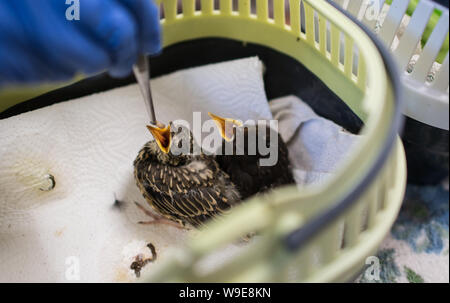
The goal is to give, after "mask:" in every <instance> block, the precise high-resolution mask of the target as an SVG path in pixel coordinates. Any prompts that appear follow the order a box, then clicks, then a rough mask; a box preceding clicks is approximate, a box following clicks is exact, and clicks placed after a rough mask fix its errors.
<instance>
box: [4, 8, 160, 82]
mask: <svg viewBox="0 0 450 303" xmlns="http://www.w3.org/2000/svg"><path fill="white" fill-rule="evenodd" d="M66 1H67V3H68V4H66ZM73 2H74V1H70V0H0V85H1V84H5V83H18V82H38V81H54V80H68V79H71V78H72V77H73V76H74V75H75V74H76V73H79V72H81V73H84V74H88V75H89V74H93V73H97V72H100V71H102V70H106V69H107V70H109V72H110V74H111V75H112V76H116V77H121V76H126V75H127V74H128V73H129V72H130V71H131V67H132V64H133V63H134V62H135V61H136V58H137V55H138V54H140V53H144V54H151V53H155V52H158V51H159V50H160V48H161V40H160V27H159V18H158V9H157V7H156V5H155V4H154V3H153V1H152V0H79V12H80V15H79V17H80V18H79V20H72V21H69V20H67V19H66V10H67V9H68V8H69V7H70V6H71V4H73ZM75 2H77V1H75Z"/></svg>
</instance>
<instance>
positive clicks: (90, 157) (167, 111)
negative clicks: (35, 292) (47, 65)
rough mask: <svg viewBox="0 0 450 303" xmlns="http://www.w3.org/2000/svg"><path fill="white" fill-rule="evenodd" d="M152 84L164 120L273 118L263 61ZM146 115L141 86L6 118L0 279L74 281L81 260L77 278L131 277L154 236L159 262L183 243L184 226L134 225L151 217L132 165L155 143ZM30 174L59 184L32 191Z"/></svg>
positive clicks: (0, 174)
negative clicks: (134, 253)
mask: <svg viewBox="0 0 450 303" xmlns="http://www.w3.org/2000/svg"><path fill="white" fill-rule="evenodd" d="M152 89H153V94H154V99H155V102H156V113H157V117H158V119H159V120H160V121H162V122H165V123H167V122H168V121H170V120H172V119H185V120H187V121H189V122H191V121H192V111H201V112H202V115H203V117H204V119H209V117H208V116H207V112H208V111H211V112H216V113H218V114H219V113H220V114H221V115H225V116H229V117H237V118H240V119H242V120H244V121H245V120H247V119H249V118H266V119H268V118H270V117H271V113H270V110H269V107H268V104H267V99H266V96H265V92H264V84H263V81H262V64H261V62H260V61H259V59H258V58H256V57H255V58H247V59H242V60H236V61H230V62H224V63H219V64H213V65H208V66H203V67H199V68H192V69H187V70H183V71H179V72H176V73H174V74H171V75H167V76H163V77H160V78H158V79H155V80H152ZM207 117H208V118H207ZM147 120H148V117H147V113H146V110H145V107H144V103H143V101H142V97H141V95H140V92H139V88H138V87H137V85H130V86H127V87H122V88H117V89H113V90H111V91H107V92H104V93H99V94H94V95H91V96H87V97H83V98H80V99H77V100H73V101H70V102H64V103H61V104H55V105H52V106H49V107H46V108H42V109H39V110H36V111H33V112H28V113H25V114H22V115H19V116H15V117H11V118H9V119H5V120H0V281H61V282H64V281H68V279H69V280H70V279H75V281H76V278H77V271H76V267H77V264H76V263H77V262H78V263H79V278H80V279H79V281H88V282H91V281H92V282H93V281H129V280H130V279H131V278H132V277H133V272H132V271H131V270H129V269H128V268H127V266H129V265H130V262H129V260H128V259H129V258H130V249H136V247H137V246H139V245H140V246H141V249H142V250H143V251H146V250H147V248H146V247H145V245H143V243H147V242H151V243H153V244H154V245H155V246H156V249H157V252H158V254H159V256H158V259H162V258H164V255H165V254H164V251H165V249H166V248H167V247H169V246H171V247H172V246H177V245H181V244H182V243H183V241H184V239H185V238H186V235H187V232H184V231H180V230H178V229H174V228H173V227H170V226H165V225H154V226H141V225H138V224H136V222H138V221H141V220H148V219H149V218H148V217H146V216H145V215H142V213H141V212H140V211H138V210H137V209H136V207H135V206H134V204H132V202H133V201H139V202H141V203H142V204H143V205H145V202H144V199H143V198H142V196H141V194H140V193H139V191H138V189H137V187H136V185H135V182H134V179H133V165H132V163H133V160H134V158H135V157H136V155H137V153H138V151H139V149H140V148H141V147H142V146H143V145H144V143H145V142H147V141H148V140H150V139H152V137H151V135H150V134H149V132H148V131H147V129H146V128H145V123H146V122H147ZM30 172H31V173H32V174H33V172H34V174H36V175H41V176H42V175H45V173H47V172H48V173H51V174H52V175H53V176H54V177H55V179H56V187H55V188H54V189H53V190H52V191H49V192H43V191H39V190H38V189H36V188H33V187H32V183H33V182H34V181H33V178H30V177H29V175H30ZM27 176H28V177H27ZM114 195H116V196H117V198H118V199H121V200H124V201H126V202H128V203H127V204H125V206H124V208H125V209H124V210H122V211H119V210H118V209H117V208H115V207H113V202H114ZM72 257H74V258H72ZM127 262H129V263H127ZM152 266H153V264H149V265H148V266H146V269H149V268H151V267H152ZM70 281H71V280H70Z"/></svg>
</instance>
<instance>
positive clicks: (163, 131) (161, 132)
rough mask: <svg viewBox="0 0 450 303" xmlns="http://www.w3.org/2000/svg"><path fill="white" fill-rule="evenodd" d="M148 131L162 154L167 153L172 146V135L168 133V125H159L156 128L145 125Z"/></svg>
mask: <svg viewBox="0 0 450 303" xmlns="http://www.w3.org/2000/svg"><path fill="white" fill-rule="evenodd" d="M147 128H148V130H149V131H150V132H151V133H152V135H153V138H155V141H156V143H157V144H158V146H159V148H160V149H161V151H162V152H164V153H166V154H167V153H168V152H169V150H170V145H171V144H172V134H171V133H170V124H169V125H167V126H166V127H164V124H161V123H159V124H158V126H154V125H147Z"/></svg>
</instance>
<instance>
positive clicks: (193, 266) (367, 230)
mask: <svg viewBox="0 0 450 303" xmlns="http://www.w3.org/2000/svg"><path fill="white" fill-rule="evenodd" d="M180 2H181V5H179V3H178V1H177V0H162V1H159V4H160V5H161V7H162V9H163V11H164V17H163V18H162V19H161V24H162V27H163V44H164V47H168V46H171V45H175V44H177V43H180V42H186V41H192V40H196V39H202V38H226V39H232V40H237V41H242V42H248V43H253V44H257V45H261V46H264V47H266V48H271V49H273V50H275V51H278V52H279V53H281V54H283V55H286V56H289V57H291V58H293V59H295V60H297V61H298V62H300V63H301V64H302V65H303V66H305V67H306V68H307V69H309V70H310V71H311V72H312V73H313V74H314V75H315V76H317V77H318V78H319V79H320V80H321V81H323V83H324V84H325V85H326V86H327V87H328V88H329V89H330V90H331V91H332V92H334V93H335V94H336V95H337V96H338V97H339V98H340V99H341V100H342V101H343V102H345V103H346V104H347V105H348V106H349V108H350V109H351V110H352V111H353V112H354V113H355V114H356V115H357V116H358V117H359V118H361V120H362V121H363V122H364V127H363V128H362V130H361V132H360V134H361V135H362V136H361V139H360V140H359V143H358V144H357V145H356V146H354V147H352V150H351V151H350V152H349V156H348V157H347V158H346V160H345V161H343V163H342V164H341V165H340V166H339V168H338V169H337V171H336V172H335V175H334V176H333V177H331V178H329V179H328V180H326V181H325V182H323V183H321V184H317V185H312V186H308V187H306V188H303V189H301V190H299V189H298V188H297V187H295V186H291V187H285V188H280V189H277V190H275V191H273V192H272V193H270V194H269V195H267V196H263V197H254V198H251V199H249V200H248V201H246V202H245V203H242V204H241V205H240V206H238V207H236V208H235V209H233V210H232V211H231V213H230V214H229V215H228V216H227V217H226V218H225V219H224V220H220V221H217V222H212V223H211V224H209V225H208V226H207V227H206V228H205V229H204V230H202V231H200V233H199V234H197V235H196V236H195V237H193V238H191V239H190V240H189V241H188V243H187V244H186V246H185V247H184V248H183V249H181V250H180V249H177V250H172V251H171V252H169V251H167V252H166V253H165V258H164V260H161V261H160V262H161V264H159V265H158V266H156V267H155V268H154V270H152V273H151V276H148V277H143V280H144V281H177V282H181V281H189V282H201V281H204V282H218V281H225V282H237V281H246V282H264V281H301V282H332V281H349V280H351V279H352V278H354V277H355V276H356V275H357V274H358V273H360V271H361V269H362V268H363V267H364V265H365V261H366V258H367V257H368V256H371V255H373V254H374V253H375V252H376V250H377V248H378V246H379V245H380V243H381V241H382V240H383V238H384V237H385V236H386V234H387V233H388V232H389V230H390V228H391V226H392V224H393V222H394V220H395V218H396V216H397V214H398V211H399V209H400V205H401V203H402V199H403V195H404V189H405V184H406V168H405V167H406V166H405V157H404V151H403V147H402V144H401V141H400V140H399V139H398V137H397V134H396V132H397V131H398V130H399V128H400V125H401V108H400V102H399V101H400V99H401V98H400V93H401V92H400V91H399V89H398V88H399V84H398V83H399V81H398V76H397V75H396V72H395V69H394V68H393V67H392V62H391V61H390V59H389V56H388V55H387V52H386V51H385V50H384V49H383V47H382V46H381V45H380V44H379V43H378V42H376V41H375V40H374V38H373V36H372V34H371V33H370V32H369V31H366V30H365V29H364V28H362V27H360V26H358V24H357V21H355V20H354V19H353V18H352V17H351V16H349V15H347V14H346V13H344V12H342V11H340V9H339V8H337V7H335V6H334V5H332V4H330V3H328V2H326V1H323V0H304V1H300V0H290V1H289V13H288V15H286V13H285V1H284V0H274V1H273V2H272V1H271V2H269V1H268V0H257V1H256V2H254V1H250V0H239V1H237V6H234V5H233V1H232V0H220V1H219V2H218V6H217V5H215V4H214V1H213V0H202V1H201V2H200V7H198V6H196V3H195V0H182V1H180ZM269 3H270V4H272V3H273V18H272V17H269V10H270V9H269ZM251 4H255V7H256V10H255V11H253V10H252V9H251ZM315 16H316V17H318V22H315V21H314V20H315ZM287 20H289V21H287ZM302 24H304V26H302ZM327 28H329V30H327ZM341 37H343V40H344V42H345V43H344V44H343V46H341V45H340V40H341ZM211 52H214V49H211ZM356 52H357V53H358V56H356V55H355V54H356ZM341 53H342V54H343V60H341V59H340V54H341ZM186 60H189V58H186ZM354 60H356V61H357V62H356V64H353V61H354ZM353 66H356V67H357V68H353ZM45 90H46V89H40V88H38V89H37V90H36V91H35V92H34V93H35V94H36V93H37V92H43V91H45ZM11 92H12V91H10V92H3V95H0V99H4V100H7V101H8V102H9V103H7V106H3V108H0V111H1V110H4V109H6V108H7V107H9V106H12V105H14V104H17V103H18V102H20V101H23V100H25V99H28V98H29V95H28V97H25V94H23V96H21V97H20V98H18V97H17V96H18V95H17V94H16V95H15V97H12V96H13V94H12V93H11ZM22 92H24V90H22ZM8 94H9V95H8ZM5 98H6V99H5ZM249 232H257V233H258V237H256V238H255V239H254V241H251V242H250V243H248V244H247V245H244V246H243V247H242V251H241V253H240V254H239V255H238V256H236V257H234V258H231V259H230V260H228V261H227V262H225V264H223V265H221V266H219V267H217V268H214V269H211V270H209V271H207V272H205V271H203V270H200V269H199V267H200V264H201V262H202V260H204V258H207V257H208V256H210V255H211V254H212V253H214V252H215V251H217V250H220V249H221V248H223V247H224V246H226V245H227V244H229V243H233V242H235V241H236V240H237V239H239V238H240V237H241V236H242V235H245V234H247V233H249Z"/></svg>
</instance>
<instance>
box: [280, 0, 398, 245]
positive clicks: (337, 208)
mask: <svg viewBox="0 0 450 303" xmlns="http://www.w3.org/2000/svg"><path fill="white" fill-rule="evenodd" d="M326 2H327V3H328V4H330V5H331V6H333V7H334V8H335V9H337V10H338V11H339V12H340V13H342V14H343V15H344V16H346V17H347V18H349V19H350V20H351V21H352V22H354V23H355V24H356V25H358V26H359V27H360V28H361V29H362V30H363V31H364V32H365V34H367V35H368V37H369V38H370V39H371V40H372V41H373V43H374V45H375V47H376V48H377V50H378V51H379V52H380V55H381V58H382V60H383V63H384V65H385V68H386V71H387V74H388V77H389V80H390V81H391V84H392V89H393V92H394V98H393V99H394V110H393V114H394V116H393V117H392V124H391V127H390V129H389V132H388V134H387V137H386V140H385V143H384V145H383V147H382V148H381V152H380V153H379V155H378V157H377V159H376V160H375V161H374V162H373V165H372V167H371V168H370V169H369V171H368V173H367V174H366V175H365V177H364V178H363V179H362V180H361V181H360V182H359V183H358V184H357V185H356V187H355V189H354V190H353V191H351V192H350V193H348V194H347V195H346V196H345V197H343V198H342V199H341V200H340V201H339V202H337V203H336V204H335V205H334V206H333V207H331V208H329V209H327V210H325V211H324V212H321V213H320V214H319V215H317V216H316V218H312V219H311V220H309V221H308V222H306V223H305V224H304V225H302V226H301V227H299V228H297V229H296V230H294V231H292V232H291V233H289V234H288V235H287V236H286V237H285V238H284V245H285V246H286V248H287V249H288V250H290V251H296V250H298V249H299V248H300V247H302V246H303V245H305V244H306V243H307V242H308V241H309V240H311V239H312V237H313V236H314V235H315V234H317V233H318V232H320V231H321V230H323V229H324V228H326V227H327V226H328V225H329V224H331V223H332V222H333V221H334V219H336V218H337V217H338V216H340V215H341V214H343V213H344V212H345V211H346V210H347V209H349V208H350V207H351V206H352V205H354V204H355V203H356V202H357V201H358V198H359V197H360V196H361V195H362V194H363V193H364V192H365V190H366V189H367V188H368V187H369V185H370V184H371V183H372V181H373V180H374V179H375V178H376V176H377V175H378V173H379V172H380V170H381V169H382V168H383V164H384V163H385V162H386V159H387V158H388V157H389V155H390V153H391V151H392V149H393V148H394V145H395V142H396V139H397V135H398V134H400V133H401V132H402V129H403V125H404V116H403V114H402V109H403V106H404V103H405V102H404V99H403V95H404V94H403V90H402V84H401V80H400V75H399V72H398V69H397V68H396V64H395V62H394V59H393V58H392V56H391V54H390V52H389V51H388V49H387V48H386V47H385V46H384V44H383V43H382V42H381V40H380V39H379V38H378V37H377V36H376V35H375V33H373V32H372V31H371V30H370V29H369V28H368V27H367V26H366V25H365V24H363V23H362V22H360V21H359V20H358V19H357V18H355V17H354V16H353V15H351V14H350V13H349V12H347V11H346V10H344V9H343V8H341V7H340V6H339V5H337V4H336V3H334V2H333V1H332V0H326Z"/></svg>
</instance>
